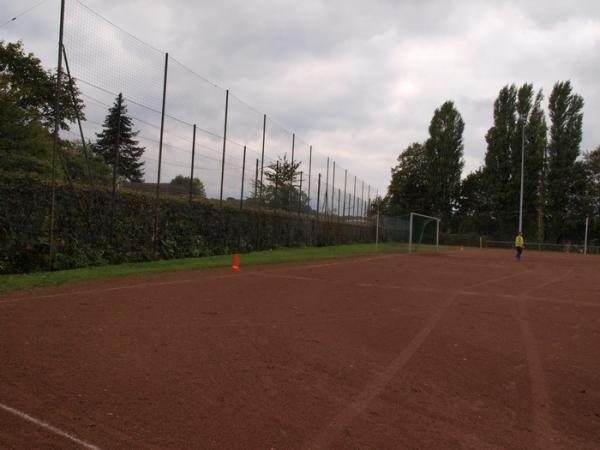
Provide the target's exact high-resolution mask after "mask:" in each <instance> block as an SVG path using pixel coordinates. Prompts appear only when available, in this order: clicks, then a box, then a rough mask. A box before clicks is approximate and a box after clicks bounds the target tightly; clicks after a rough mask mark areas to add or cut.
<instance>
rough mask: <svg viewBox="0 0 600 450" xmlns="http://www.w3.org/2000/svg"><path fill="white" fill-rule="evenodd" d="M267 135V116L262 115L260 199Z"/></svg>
mask: <svg viewBox="0 0 600 450" xmlns="http://www.w3.org/2000/svg"><path fill="white" fill-rule="evenodd" d="M266 133H267V115H266V114H264V115H263V132H262V152H261V155H260V198H261V199H262V196H263V173H264V171H265V136H266Z"/></svg>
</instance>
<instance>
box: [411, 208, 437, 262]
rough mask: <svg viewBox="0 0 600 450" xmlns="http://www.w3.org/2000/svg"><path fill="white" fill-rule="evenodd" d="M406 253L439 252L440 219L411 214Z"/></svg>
mask: <svg viewBox="0 0 600 450" xmlns="http://www.w3.org/2000/svg"><path fill="white" fill-rule="evenodd" d="M408 226H409V233H408V252H409V253H413V252H417V251H429V252H430V251H436V252H437V251H439V245H440V219H439V218H438V217H431V216H426V215H424V214H419V213H415V212H411V213H410V216H409V225H408Z"/></svg>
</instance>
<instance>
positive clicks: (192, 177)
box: [190, 124, 196, 204]
mask: <svg viewBox="0 0 600 450" xmlns="http://www.w3.org/2000/svg"><path fill="white" fill-rule="evenodd" d="M195 157H196V124H194V130H193V132H192V169H191V171H190V204H191V203H192V197H193V195H194V158H195Z"/></svg>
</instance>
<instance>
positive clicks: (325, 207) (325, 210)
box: [323, 156, 329, 216]
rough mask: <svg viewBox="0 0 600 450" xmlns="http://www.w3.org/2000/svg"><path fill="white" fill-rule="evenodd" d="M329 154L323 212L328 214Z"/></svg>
mask: <svg viewBox="0 0 600 450" xmlns="http://www.w3.org/2000/svg"><path fill="white" fill-rule="evenodd" d="M328 193H329V156H328V157H327V176H326V177H325V198H324V199H323V212H324V213H325V215H326V216H327V208H328V207H329V198H328V196H327V194H328Z"/></svg>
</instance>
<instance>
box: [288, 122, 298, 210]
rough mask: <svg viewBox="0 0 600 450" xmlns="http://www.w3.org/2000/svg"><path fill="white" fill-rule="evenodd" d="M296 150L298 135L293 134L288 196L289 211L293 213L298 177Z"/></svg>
mask: <svg viewBox="0 0 600 450" xmlns="http://www.w3.org/2000/svg"><path fill="white" fill-rule="evenodd" d="M295 148H296V133H292V161H291V166H290V170H291V173H290V185H289V187H288V195H287V197H288V198H287V203H288V204H287V207H288V211H292V190H293V188H294V178H295V176H296V171H295V170H294V151H295Z"/></svg>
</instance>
